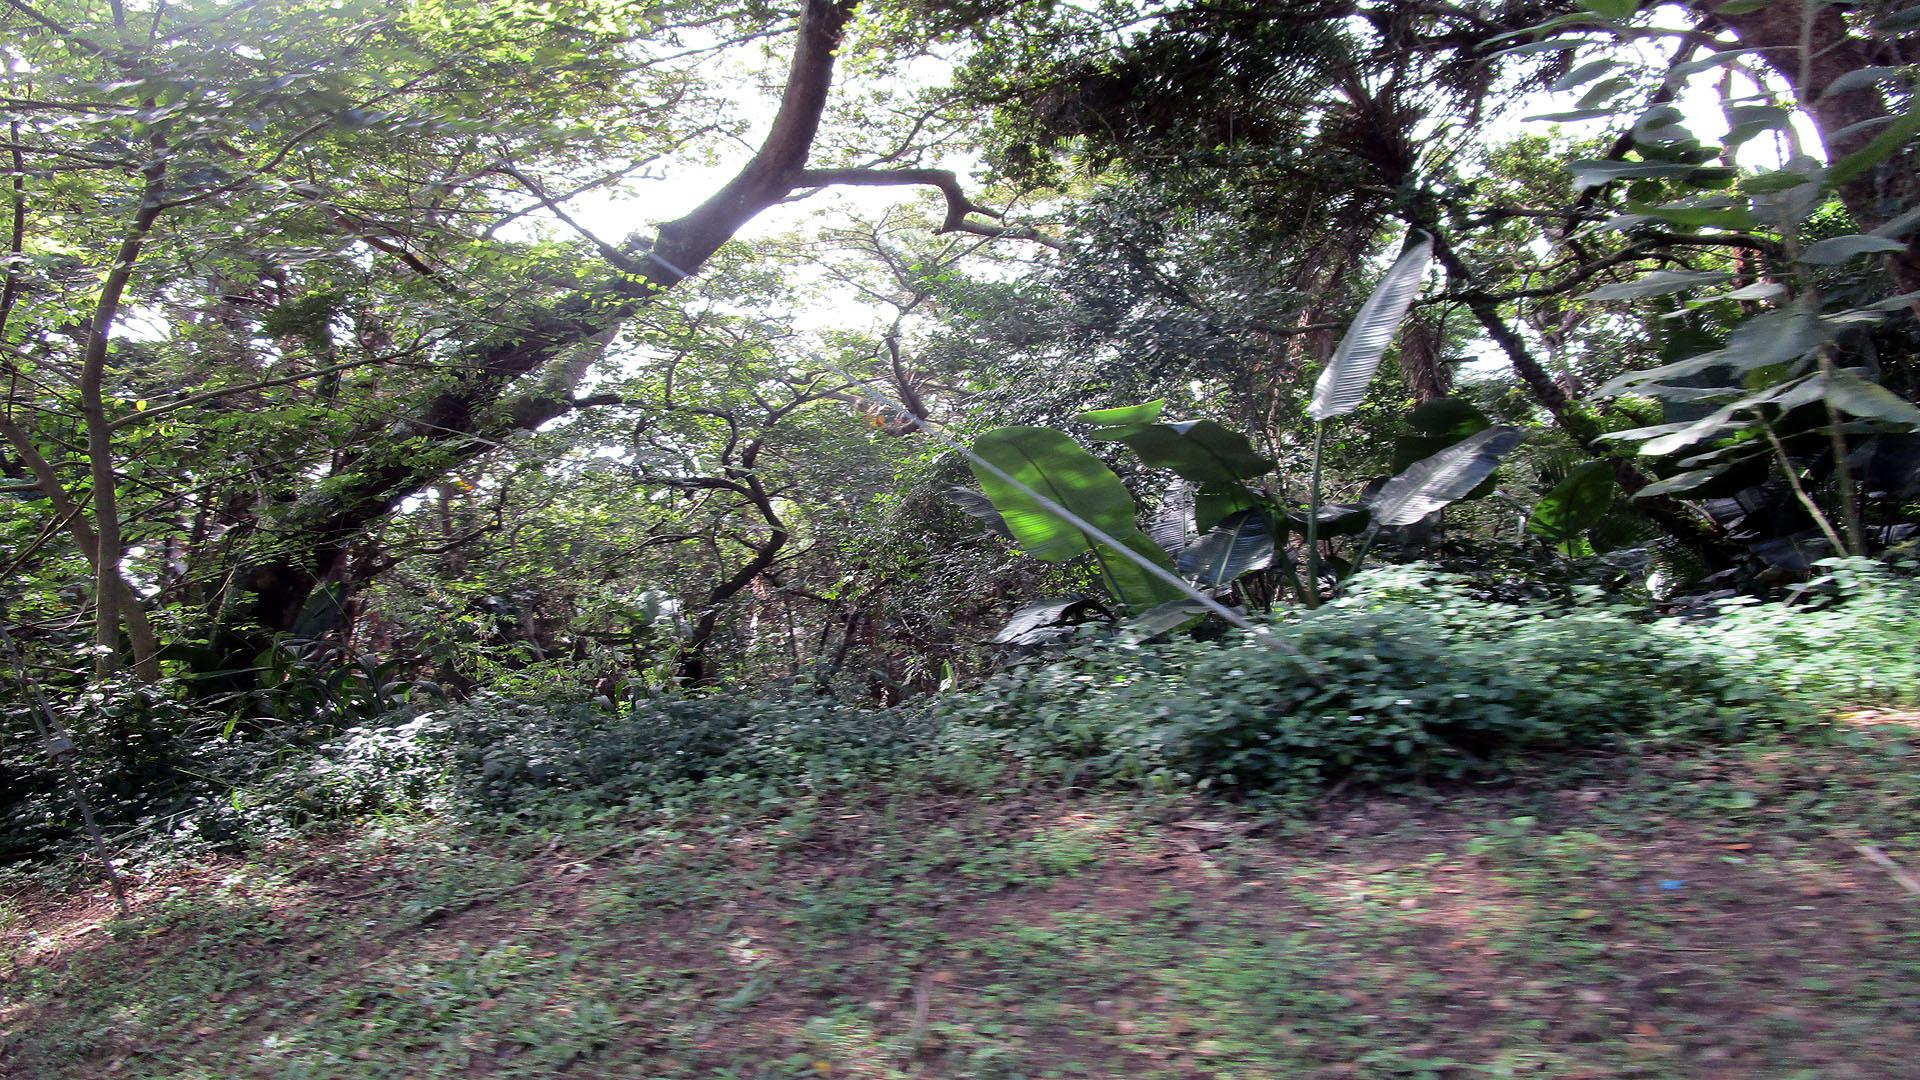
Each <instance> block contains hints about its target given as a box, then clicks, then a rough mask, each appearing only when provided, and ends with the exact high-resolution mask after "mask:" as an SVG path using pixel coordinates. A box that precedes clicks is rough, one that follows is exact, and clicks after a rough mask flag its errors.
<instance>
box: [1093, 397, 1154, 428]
mask: <svg viewBox="0 0 1920 1080" xmlns="http://www.w3.org/2000/svg"><path fill="white" fill-rule="evenodd" d="M1166 407H1167V400H1166V399H1165V398H1161V399H1160V400H1158V401H1149V402H1147V403H1146V404H1145V405H1121V406H1119V407H1117V408H1112V409H1094V410H1091V411H1089V412H1083V413H1080V414H1079V415H1077V416H1075V417H1074V419H1075V420H1078V421H1079V422H1081V423H1083V424H1091V425H1093V426H1094V427H1097V428H1132V427H1140V426H1142V425H1144V424H1151V423H1153V422H1154V421H1156V420H1158V419H1160V414H1161V412H1162V411H1164V410H1165V409H1166Z"/></svg>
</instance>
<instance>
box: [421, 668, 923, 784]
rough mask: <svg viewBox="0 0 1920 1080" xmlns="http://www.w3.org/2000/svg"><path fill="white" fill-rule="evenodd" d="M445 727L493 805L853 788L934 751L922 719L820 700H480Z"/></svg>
mask: <svg viewBox="0 0 1920 1080" xmlns="http://www.w3.org/2000/svg"><path fill="white" fill-rule="evenodd" d="M440 723H441V725H442V727H441V737H442V738H444V739H445V740H446V742H447V744H448V746H449V747H450V748H451V749H452V751H453V759H454V762H455V763H456V766H457V767H458V768H459V770H460V775H461V777H462V778H463V782H464V783H465V784H466V785H467V786H468V788H469V790H470V791H472V792H473V793H474V794H476V795H477V796H478V797H480V798H481V799H482V800H483V801H485V802H487V803H489V804H493V805H500V804H503V803H511V802H513V801H515V800H518V799H520V798H522V797H524V796H525V795H526V794H527V793H528V792H530V791H538V790H547V791H586V792H593V793H594V794H595V795H596V796H597V797H601V798H605V799H608V800H620V799H625V798H629V797H632V796H634V795H640V794H655V795H660V794H666V793H670V792H675V791H681V790H685V789H688V788H690V787H694V786H698V785H702V784H711V783H729V784H734V785H746V786H750V787H752V788H754V789H756V790H757V789H759V788H763V787H767V786H769V785H771V786H774V787H776V788H777V787H787V786H801V787H823V786H831V785H837V784H849V783H857V782H860V781H862V780H865V779H872V778H873V777H875V776H876V775H878V774H880V773H883V772H884V771H886V770H887V769H889V768H891V767H892V766H894V765H895V764H897V763H898V762H899V761H901V760H902V759H903V758H904V757H906V756H909V755H911V754H912V753H913V752H914V751H915V750H916V749H918V748H922V747H924V746H926V745H927V744H928V742H929V739H928V733H929V729H928V727H927V724H928V718H927V716H926V713H925V711H924V710H909V709H860V708H855V707H853V706H850V705H845V704H842V703H840V702H837V701H834V700H833V699H831V698H824V697H805V698H800V697H793V698H772V699H762V698H749V697H738V696H732V695H725V696H721V695H715V696H708V697H687V698H663V699H659V700H655V701H647V702H642V703H640V704H639V705H638V706H636V707H635V708H633V709H631V710H617V711H616V710H614V709H610V708H607V707H604V706H601V705H596V704H575V705H565V706H559V707H551V708H545V709H539V708H533V707H531V706H524V705H520V706H516V705H513V704H511V703H508V702H505V701H501V700H499V699H493V698H486V699H481V700H478V701H476V702H475V703H472V704H469V705H467V706H463V707H460V708H458V709H452V710H448V712H447V713H446V714H445V715H444V716H443V717H442V718H441V721H440Z"/></svg>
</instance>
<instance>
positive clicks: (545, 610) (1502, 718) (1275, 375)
mask: <svg viewBox="0 0 1920 1080" xmlns="http://www.w3.org/2000/svg"><path fill="white" fill-rule="evenodd" d="M1914 11H1915V9H1914V8H1912V7H1911V5H1908V6H1905V7H1902V6H1901V5H1899V4H1884V3H1873V4H1862V5H1851V6H1839V5H1811V6H1809V5H1802V4H1799V3H1797V2H1795V0H1775V2H1772V3H1763V2H1747V0H1741V2H1738V3H1732V4H1680V5H1666V6H1662V7H1658V8H1648V9H1646V10H1642V9H1641V6H1640V5H1637V4H1634V3H1631V2H1612V0H1609V2H1606V3H1600V2H1582V3H1578V4H1570V3H1531V2H1506V0H1489V2H1473V3H1464V4H1446V5H1429V4H1405V3H1377V4H1360V5H1357V6H1356V5H1346V4H1342V5H1331V4H1325V3H1320V2H1318V0H1285V2H1282V3H1261V4H1255V3H1250V2H1242V0H1196V2H1166V3H1159V2H1155V3H1141V4H1120V3H1098V4H1073V5H1059V4H1052V3H1039V2H1026V0H994V2H990V3H985V4H963V5H956V4H944V3H939V2H933V3H919V2H916V3H907V4H902V3H892V2H885V0H873V2H867V3H861V2H856V0H796V2H795V3H794V4H793V5H792V6H791V7H787V6H779V5H776V6H774V7H769V6H767V5H764V4H745V5H730V4H726V3H714V2H707V0H658V2H655V0H645V2H640V3H628V2H624V0H622V2H613V0H579V2H567V3H559V4H539V5H528V4H524V3H517V2H511V0H499V2H493V0H489V2H483V3H478V4H472V5H465V6H460V5H449V4H445V3H441V2H438V0H342V2H331V0H330V2H328V3H309V2H304V0H299V2H289V3H273V4H266V5H259V4H240V5H226V4H219V3H214V2H212V0H186V2H182V3H172V4H144V5H143V4H134V5H127V4H123V3H118V2H115V3H109V4H106V5H99V4H88V3H81V2H78V0H45V2H40V0H8V3H7V5H6V6H5V8H4V10H0V28H3V29H4V30H5V31H6V34H5V36H4V38H0V96H3V100H4V102H5V106H6V112H5V117H4V119H5V123H6V132H5V143H4V152H0V172H3V173H4V177H5V182H4V184H0V243H3V244H4V246H5V251H4V253H3V254H0V259H3V262H4V275H5V276H4V288H3V291H0V375H3V376H4V377H5V381H6V386H7V399H6V402H5V403H4V406H3V407H0V628H4V630H5V639H4V641H0V654H4V655H3V656H0V660H4V662H5V664H6V665H7V674H8V676H9V677H10V678H11V680H12V685H13V686H15V687H17V692H15V693H10V694H7V695H4V697H5V702H6V704H5V708H4V714H3V716H0V719H3V720H4V733H5V736H6V740H7V741H6V744H5V745H6V750H5V751H4V753H0V815H3V816H4V820H5V822H6V825H5V830H4V833H5V835H4V837H0V854H4V855H6V856H9V857H12V856H27V855H31V854H35V853H44V852H45V851H48V850H50V849H51V848H52V847H55V846H57V845H59V844H61V843H64V842H66V841H67V840H69V839H71V838H72V837H75V836H78V835H80V834H81V833H82V832H84V831H86V830H85V828H84V826H83V818H84V815H86V814H92V815H94V816H95V817H96V818H97V819H98V821H99V823H100V824H102V825H104V826H105V830H106V834H108V835H110V836H113V837H118V836H120V835H121V834H122V833H123V832H132V833H137V834H138V835H139V836H142V837H149V838H151V837H176V838H179V839H182V840H184V841H190V842H194V843H200V842H215V843H226V842H230V841H233V840H235V839H240V838H246V837H250V836H259V835H264V834H267V833H272V832H274V831H276V830H283V829H288V828H293V827H295V826H297V825H299V824H301V823H302V822H305V821H308V820H313V819H325V820H338V819H341V818H345V817H352V816H356V815H360V816H364V815H369V814H379V813H397V812H402V811H408V810H411V809H415V808H421V807H429V806H435V807H450V806H458V805H463V804H464V802H463V801H464V800H480V801H483V802H486V803H488V804H489V805H511V804H513V803H514V802H515V801H516V800H519V799H523V798H534V797H535V796H537V795H538V794H539V793H542V792H546V793H552V792H556V791H558V792H571V793H582V792H586V793H592V794H593V795H594V797H597V798H604V799H608V800H615V801H620V800H644V799H655V798H669V797H676V798H677V797H680V796H682V795H686V794H687V793H689V792H697V791H703V790H707V789H708V788H710V787H713V786H714V785H720V786H726V785H728V784H737V785H744V787H743V788H742V790H745V789H746V788H755V789H760V788H764V789H765V790H766V791H769V792H772V793H774V794H775V796H776V797H777V793H778V792H780V791H781V790H785V789H786V788H787V787H789V786H791V785H803V784H804V785H816V784H838V783H846V782H852V781H853V780H855V779H857V778H867V779H872V778H874V777H877V776H884V775H889V774H890V773H892V772H893V771H895V770H900V769H910V770H923V771H927V774H928V775H933V774H935V773H939V772H940V770H942V769H946V770H948V771H949V772H952V773H953V774H954V775H956V776H958V775H960V774H965V773H966V772H967V771H968V770H971V769H980V770H984V772H983V773H981V774H980V775H990V774H991V773H992V771H993V770H995V769H999V768H1004V767H1009V765H1008V763H1009V762H1024V764H1023V765H1022V766H1021V767H1028V768H1032V767H1041V766H1044V767H1045V768H1048V769H1054V768H1058V769H1064V770H1066V771H1067V772H1069V773H1071V774H1072V775H1074V776H1095V775H1098V776H1105V777H1109V778H1127V779H1135V780H1144V781H1149V782H1151V783H1155V784H1161V785H1165V786H1170V787H1184V786H1199V787H1205V788H1208V789H1210V790H1227V791H1231V792H1234V793H1236V794H1238V795H1244V796H1248V797H1256V798H1292V797H1295V796H1298V795H1300V794H1301V793H1304V792H1308V791H1311V790H1316V789H1318V788H1320V787H1323V786H1324V785H1328V784H1335V783H1342V782H1356V783H1378V782H1399V781H1407V780H1417V779H1426V778H1434V779H1451V778H1459V777H1464V776H1468V775H1474V774H1479V773H1489V772H1491V773H1498V772H1500V771H1502V770H1504V769H1507V768H1509V767H1510V766H1511V765H1512V764H1513V763H1514V762H1515V761H1517V760H1520V759H1522V758H1524V757H1526V756H1528V755H1531V754H1536V753H1547V752H1562V751H1567V750H1572V749H1584V748H1593V747H1600V746H1622V745H1632V744H1635V743H1636V742H1638V741H1642V740H1655V741H1658V740H1670V739H1682V740H1684V739H1712V738H1724V737H1727V736H1729V735H1732V734H1736V733H1739V732H1742V731H1746V730H1750V729H1752V728H1753V727H1754V726H1755V725H1766V724H1774V723H1782V722H1787V721H1792V720H1799V719H1804V718H1807V717H1809V716H1812V715H1815V714H1817V713H1819V712H1820V711H1821V710H1830V709H1833V708H1837V707H1840V706H1843V705H1850V704H1860V703H1867V702H1875V701H1900V700H1910V699H1911V697H1912V694H1913V687H1914V685H1915V679H1916V673H1915V671H1914V663H1915V661H1914V657H1913V650H1912V644H1911V643H1912V641H1913V640H1914V635H1915V631H1916V625H1915V619H1916V616H1915V599H1914V593H1913V590H1912V585H1911V579H1910V575H1911V568H1912V565H1913V563H1912V559H1913V556H1914V554H1915V551H1916V547H1915V545H1916V544H1917V543H1920V406H1917V405H1916V401H1920V366H1917V365H1916V363H1915V360H1914V357H1915V355H1916V350H1917V349H1920V329H1917V328H1920V318H1917V314H1920V299H1917V298H1920V187H1917V186H1916V181H1915V177H1916V176H1920V168H1915V165H1916V161H1917V160H1920V159H1917V158H1916V153H1920V151H1917V149H1916V147H1917V146H1920V112H1917V111H1916V109H1915V101H1914V95H1913V79H1914V76H1915V62H1916V61H1917V60H1920V55H1917V54H1916V53H1915V48H1914V41H1915V31H1916V27H1920V20H1917V19H1916V16H1915V14H1914ZM689 177H692V179H689ZM853 196H858V197H853ZM796 204H798V208H796ZM809 208H812V209H814V212H813V213H812V214H810V215H806V216H802V215H803V212H804V211H805V210H807V209H809ZM610 230H612V231H610ZM614 231H617V233H618V235H615V234H614ZM1143 402H1144V403H1146V404H1137V403H1143ZM1383 564H1384V566H1383ZM1369 567H1373V568H1376V569H1379V570H1381V572H1377V573H1374V574H1373V575H1372V576H1369V575H1368V574H1367V573H1366V571H1367V568H1369ZM1408 567H1419V569H1406V568H1408ZM1903 575H1904V576H1903ZM976 779H977V777H976ZM956 782H960V781H956ZM967 782H971V781H967ZM104 840H105V837H102V838H101V839H99V840H96V843H97V844H99V845H100V846H99V851H101V852H104V851H105V850H106V847H105V843H104Z"/></svg>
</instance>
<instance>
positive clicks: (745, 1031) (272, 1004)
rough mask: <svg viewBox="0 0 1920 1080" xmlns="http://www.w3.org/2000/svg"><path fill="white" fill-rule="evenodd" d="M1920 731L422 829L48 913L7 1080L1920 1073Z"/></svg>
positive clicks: (56, 900) (31, 911)
mask: <svg viewBox="0 0 1920 1080" xmlns="http://www.w3.org/2000/svg"><path fill="white" fill-rule="evenodd" d="M1857 719H1858V718H1857ZM1867 719H1868V720H1872V719H1874V718H1867ZM1879 719H1882V720H1885V719H1886V718H1879ZM1912 720H1913V718H1911V717H1908V718H1905V720H1904V721H1902V720H1900V719H1898V718H1896V719H1894V720H1893V721H1892V722H1882V723H1870V722H1856V723H1855V724H1853V725H1851V726H1850V727H1848V728H1846V729H1844V730H1843V731H1842V732H1841V733H1840V734H1839V735H1838V736H1836V737H1834V738H1830V739H1821V740H1818V741H1817V742H1802V743H1796V744H1785V743H1770V744H1763V745H1753V746H1748V747H1744V748H1740V749H1737V750H1732V751H1720V752H1715V753H1712V754H1707V755H1702V756H1692V757H1683V758H1674V757H1668V758H1660V759H1652V760H1645V759H1643V760H1635V761H1618V760H1616V761H1611V762H1606V763H1597V764H1594V765H1592V766H1590V767H1587V768H1584V769H1582V770H1578V771H1576V772H1575V773H1573V774H1568V773H1565V772H1561V773H1556V775H1555V776H1554V777H1552V778H1550V780H1551V782H1549V779H1548V778H1536V779H1535V780H1533V781H1531V782H1528V783H1522V784H1517V785H1509V786H1506V787H1503V788H1501V789H1498V790H1493V791H1462V790H1454V791H1447V792H1424V793H1421V792H1416V793H1411V794H1403V795H1395V796H1375V797H1368V798H1364V799H1360V798H1340V799H1335V800H1331V801H1329V802H1327V803H1325V804H1324V805H1323V806H1322V807H1321V808H1320V810H1319V812H1318V813H1317V814H1316V815H1315V816H1314V817H1313V818H1312V819H1311V820H1297V819H1296V820H1273V819H1261V818H1256V817H1251V816H1242V815H1238V814H1236V813H1234V812H1232V811H1231V810H1228V809H1223V808H1221V807H1219V806H1217V805H1209V804H1205V803H1199V802H1175V801H1168V800H1150V799H1142V798H1137V797H1121V796H1115V795H1112V794H1099V793H1082V792H1068V793H1062V792H1057V791H1048V790H1047V789H1046V788H1045V786H1044V785H1042V784H1041V783H1039V782H1037V781H1036V782H1032V783H1028V784H1024V785H1014V784H1012V783H1011V782H1010V781H1008V782H1006V783H1005V784H1004V787H1005V788H1017V790H999V791H997V792H996V791H995V790H994V785H993V784H991V783H986V782H983V783H982V784H981V785H980V786H981V787H983V788H986V789H988V790H987V791H985V792H980V791H973V792H955V791H947V792H941V791H932V790H905V789H901V790H873V791H868V792H865V793H862V794H860V795H858V796H857V797H845V796H842V797H835V798H807V799H801V800H795V801H790V802H788V803H786V804H784V805H783V806H781V808H780V809H779V810H777V811H772V812H769V811H765V810H761V811H754V812H746V811H742V812H739V813H735V814H723V813H720V812H718V811H714V812H709V813H706V814H703V815H701V816H698V817H693V818H682V819H678V820H671V821H663V820H662V819H660V818H659V817H657V816H654V817H649V816H647V815H644V814H639V813H634V812H608V811H593V810H588V809H585V808H581V809H580V810H579V812H578V814H577V815H575V816H574V817H573V818H572V819H571V820H562V819H560V818H556V817H555V816H554V815H552V814H548V815H546V816H545V817H544V819H543V823H542V824H541V825H539V826H537V827H536V826H531V825H528V824H527V823H525V822H524V821H522V822H518V823H512V822H506V821H494V822H483V823H467V824H464V825H454V824H449V823H446V822H438V823H389V824H387V825H385V826H383V827H380V828H378V829H372V830H369V831H367V832H365V833H362V834H359V835H356V836H353V837H335V838H333V839H332V840H330V841H327V842H326V843H324V844H323V843H318V842H316V843H314V844H310V845H304V846H300V847H297V848H291V847H290V848H286V849H281V850H275V851H270V852H266V853H262V854H259V855H256V856H253V857H251V858H249V859H247V860H245V861H240V860H235V861H233V862H231V863H229V864H227V865H222V866H218V867H213V868H202V869H200V870H198V871H195V872H192V873H185V872H182V873H175V874H173V875H171V876H166V877H162V878H159V879H157V880H154V881H150V882H148V883H146V884H145V885H144V886H143V887H142V888H141V889H140V890H139V896H140V902H139V906H138V908H137V910H136V912H135V913H134V915H133V916H132V917H131V918H128V919H112V918H110V917H109V916H110V915H111V909H110V908H109V907H108V906H107V905H106V904H105V901H104V900H102V899H100V898H98V897H87V898H71V897H68V898H61V897H46V896H21V897H15V898H12V900H11V901H9V903H8V906H7V907H6V908H5V909H4V912H0V919H4V950H5V952H4V957H3V958H0V1075H4V1076H8V1077H36V1078H46V1080H53V1078H60V1077H169V1078H181V1080H191V1078H209V1080H210V1078H216V1077H218V1078H229V1077H342V1078H346V1077H351V1078H376V1077H453V1076H499V1077H511V1076H521V1077H533V1076H577V1077H659V1078H677V1077H735V1078H748V1077H822V1076H828V1077H835V1076H845V1077H872V1078H896V1077H981V1078H1014V1077H1074V1076H1088V1077H1118V1076H1128V1077H1143V1078H1155V1077H1164V1078H1186V1077H1223V1078H1224V1077H1233V1078H1247V1080H1254V1078H1280V1077H1467V1076H1491V1077H1505V1076H1528V1077H1560V1078H1576V1077H1587V1078H1595V1080H1598V1078H1627V1077H1648V1078H1652V1077H1673V1078H1681V1077H1686V1078H1696V1080H1715V1078H1728V1080H1731V1078H1752V1077H1781V1078H1789V1077H1808V1078H1811V1077H1819V1078H1822V1080H1845V1078H1849V1077H1860V1078H1882V1077H1895V1076H1903V1075H1913V1072H1912V1070H1913V1068H1914V1064H1913V1063H1914V1062H1915V1061H1917V1060H1920V895H1915V894H1914V893H1912V892H1910V891H1909V890H1911V889H1913V888H1915V887H1916V883H1915V882H1913V880H1912V876H1911V872H1912V871H1913V870H1915V869H1916V868H1920V773H1916V771H1915V769H1914V764H1915V759H1914V758H1912V757H1909V756H1908V754H1909V751H1910V750H1911V749H1912V748H1913V746H1914V742H1915V735H1916V731H1915V728H1914V727H1912V726H1910V725H1911V723H1912Z"/></svg>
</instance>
